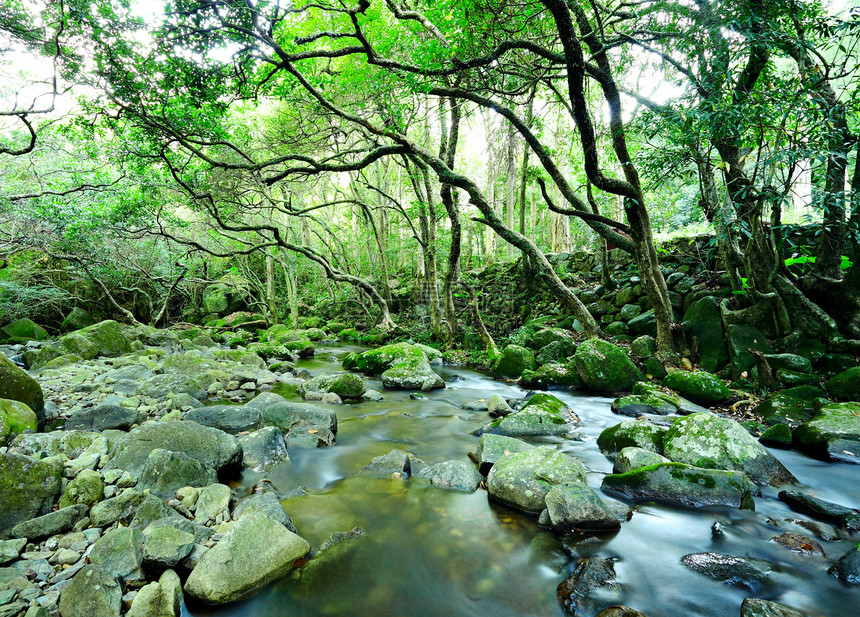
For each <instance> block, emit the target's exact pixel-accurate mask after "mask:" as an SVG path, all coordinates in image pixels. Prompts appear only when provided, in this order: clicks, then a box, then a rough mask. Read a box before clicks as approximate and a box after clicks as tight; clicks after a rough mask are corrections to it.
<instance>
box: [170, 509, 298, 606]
mask: <svg viewBox="0 0 860 617" xmlns="http://www.w3.org/2000/svg"><path fill="white" fill-rule="evenodd" d="M310 550H311V546H310V544H308V542H307V541H306V540H305V539H304V538H301V537H299V536H297V535H296V534H294V533H293V532H291V531H290V530H288V529H287V528H286V527H284V526H283V525H282V524H281V523H279V522H277V521H275V520H273V519H271V518H269V517H268V516H266V515H264V514H260V513H259V512H248V513H246V514H244V515H242V516H241V517H239V520H238V521H236V523H235V524H234V525H233V527H231V528H230V531H228V532H227V533H226V534H225V535H224V537H223V538H222V539H221V541H220V542H218V544H216V545H215V546H214V547H213V548H211V549H209V551H208V552H206V554H205V555H203V557H202V558H201V559H200V561H199V562H198V563H197V566H195V568H194V570H192V571H191V575H190V576H189V577H188V580H186V581H185V593H187V594H188V595H189V596H191V597H192V598H195V599H197V600H199V601H201V602H204V603H206V604H226V603H227V602H233V601H235V600H238V599H239V598H241V597H242V596H244V595H245V594H246V593H248V592H250V591H253V590H254V589H257V588H259V587H261V586H263V585H265V584H267V583H270V582H272V581H274V580H276V579H279V578H281V577H283V576H285V575H286V574H287V573H289V571H290V570H292V569H293V566H294V564H295V563H296V561H297V560H299V559H301V558H303V557H304V556H305V555H307V554H308V552H310Z"/></svg>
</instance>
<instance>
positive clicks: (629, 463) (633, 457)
mask: <svg viewBox="0 0 860 617" xmlns="http://www.w3.org/2000/svg"><path fill="white" fill-rule="evenodd" d="M671 462H672V461H670V460H669V459H667V458H666V457H665V456H661V455H659V454H657V453H656V452H652V451H651V450H645V449H643V448H636V447H632V446H628V447H626V448H622V449H621V452H619V453H618V454H617V455H616V457H615V462H614V463H613V464H612V473H627V472H628V471H633V470H634V469H639V468H640V467H647V466H648V465H659V464H660V463H671Z"/></svg>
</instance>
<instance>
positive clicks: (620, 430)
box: [597, 420, 666, 454]
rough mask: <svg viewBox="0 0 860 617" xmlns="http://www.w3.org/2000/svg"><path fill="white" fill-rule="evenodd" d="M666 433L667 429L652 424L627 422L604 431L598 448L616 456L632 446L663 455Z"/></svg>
mask: <svg viewBox="0 0 860 617" xmlns="http://www.w3.org/2000/svg"><path fill="white" fill-rule="evenodd" d="M665 432H666V429H664V428H661V427H659V426H657V425H655V424H651V423H650V422H644V421H638V420H625V421H624V422H621V423H620V424H616V425H615V426H610V427H608V428H606V429H604V430H603V432H602V433H600V435H599V436H598V438H597V446H598V447H599V448H600V451H601V452H603V453H604V454H614V453H616V452H620V451H621V450H623V449H624V448H627V447H630V446H632V447H636V448H642V449H643V450H649V451H651V452H656V453H657V454H662V453H663V434H664V433H665Z"/></svg>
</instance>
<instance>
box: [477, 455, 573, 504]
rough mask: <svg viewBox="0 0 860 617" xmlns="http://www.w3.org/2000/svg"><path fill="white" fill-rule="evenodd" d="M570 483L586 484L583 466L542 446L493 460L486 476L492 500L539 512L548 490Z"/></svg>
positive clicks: (571, 458) (569, 457)
mask: <svg viewBox="0 0 860 617" xmlns="http://www.w3.org/2000/svg"><path fill="white" fill-rule="evenodd" d="M569 482H570V483H573V482H578V483H584V482H585V467H583V465H582V463H581V462H580V461H579V459H577V458H574V457H572V456H568V455H567V454H564V453H563V452H560V451H558V450H556V449H555V448H554V447H552V446H541V447H539V448H534V449H531V450H525V451H522V452H516V453H513V454H508V455H505V456H503V457H502V458H500V459H499V460H498V461H496V463H495V465H493V467H492V469H490V474H489V476H488V477H487V491H488V493H489V496H490V498H491V499H493V500H495V501H499V502H501V503H503V504H505V505H508V506H512V507H514V508H518V509H520V510H524V511H526V512H540V511H541V510H543V509H544V507H545V505H546V504H545V499H546V495H547V493H548V492H549V490H550V489H551V488H552V487H553V486H556V485H558V484H565V483H569Z"/></svg>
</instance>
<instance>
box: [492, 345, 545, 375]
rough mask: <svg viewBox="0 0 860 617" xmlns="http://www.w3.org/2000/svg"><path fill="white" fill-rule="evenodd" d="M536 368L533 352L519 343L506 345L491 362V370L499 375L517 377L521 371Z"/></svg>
mask: <svg viewBox="0 0 860 617" xmlns="http://www.w3.org/2000/svg"><path fill="white" fill-rule="evenodd" d="M536 368H537V360H535V356H534V354H533V353H532V352H531V351H529V350H528V349H526V348H525V347H521V346H519V345H508V346H506V347H505V348H504V349H503V350H502V353H501V354H500V355H499V357H498V358H496V361H495V362H494V363H493V372H494V373H495V374H496V375H499V376H500V377H505V378H508V379H519V377H520V376H521V375H522V374H523V371H525V370H530V371H533V370H535V369H536Z"/></svg>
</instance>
